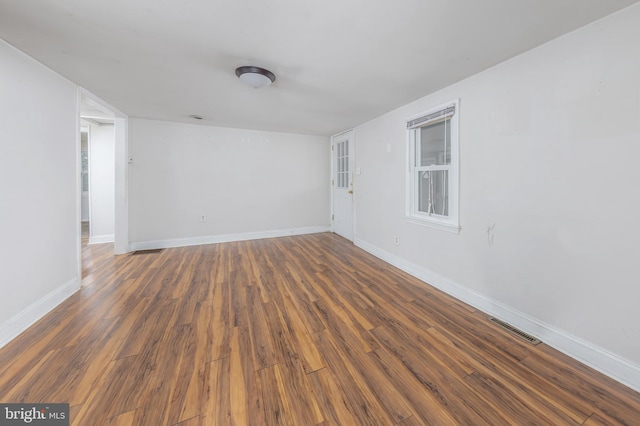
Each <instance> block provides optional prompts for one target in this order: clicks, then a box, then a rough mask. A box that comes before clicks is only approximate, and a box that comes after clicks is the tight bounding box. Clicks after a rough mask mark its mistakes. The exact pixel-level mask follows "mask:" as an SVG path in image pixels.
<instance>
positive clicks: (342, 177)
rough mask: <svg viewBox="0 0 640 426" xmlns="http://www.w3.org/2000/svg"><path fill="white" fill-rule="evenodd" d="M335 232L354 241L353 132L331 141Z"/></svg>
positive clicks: (342, 134) (338, 136) (340, 135)
mask: <svg viewBox="0 0 640 426" xmlns="http://www.w3.org/2000/svg"><path fill="white" fill-rule="evenodd" d="M331 149H332V157H333V160H332V161H333V232H335V233H336V234H338V235H341V236H343V237H344V238H346V239H347V240H349V241H353V130H350V131H348V132H345V133H341V134H339V135H337V136H334V137H333V138H332V139H331Z"/></svg>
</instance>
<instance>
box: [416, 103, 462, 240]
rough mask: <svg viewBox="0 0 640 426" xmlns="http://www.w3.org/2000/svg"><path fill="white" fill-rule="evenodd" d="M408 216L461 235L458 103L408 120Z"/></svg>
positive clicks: (446, 105) (449, 104)
mask: <svg viewBox="0 0 640 426" xmlns="http://www.w3.org/2000/svg"><path fill="white" fill-rule="evenodd" d="M407 132H408V141H409V143H408V145H409V147H408V152H409V170H408V174H407V180H408V182H409V184H408V188H409V189H408V194H407V216H408V217H409V218H410V219H413V220H416V221H419V222H420V223H423V224H426V225H429V226H433V227H436V228H440V229H445V230H450V231H453V232H458V230H459V229H460V227H459V223H458V101H453V102H450V103H448V104H445V105H443V106H440V107H438V108H435V109H433V110H430V111H428V112H426V113H423V114H420V115H419V116H417V117H415V118H413V119H410V120H408V121H407Z"/></svg>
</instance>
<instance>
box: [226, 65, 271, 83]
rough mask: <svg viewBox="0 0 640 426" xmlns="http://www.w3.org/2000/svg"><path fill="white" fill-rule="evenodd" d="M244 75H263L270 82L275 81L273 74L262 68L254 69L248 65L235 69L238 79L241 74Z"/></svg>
mask: <svg viewBox="0 0 640 426" xmlns="http://www.w3.org/2000/svg"><path fill="white" fill-rule="evenodd" d="M246 73H252V74H260V75H264V76H265V77H267V78H269V80H271V82H272V83H273V82H274V81H276V75H275V74H274V73H272V72H271V71H269V70H266V69H264V68H260V67H254V66H250V65H249V66H244V67H238V68H236V75H237V76H238V77H240V76H241V75H242V74H246Z"/></svg>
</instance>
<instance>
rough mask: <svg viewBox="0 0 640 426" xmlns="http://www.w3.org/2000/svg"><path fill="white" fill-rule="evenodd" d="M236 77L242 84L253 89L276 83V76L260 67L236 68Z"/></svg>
mask: <svg viewBox="0 0 640 426" xmlns="http://www.w3.org/2000/svg"><path fill="white" fill-rule="evenodd" d="M236 75H237V76H238V78H240V80H242V82H243V83H245V84H248V85H249V86H251V87H253V88H254V89H260V88H262V87H267V86H270V85H271V83H273V82H274V81H276V76H275V74H274V73H272V72H271V71H269V70H265V69H264V68H260V67H253V66H246V67H239V68H236Z"/></svg>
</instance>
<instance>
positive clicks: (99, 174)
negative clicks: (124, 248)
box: [89, 124, 115, 243]
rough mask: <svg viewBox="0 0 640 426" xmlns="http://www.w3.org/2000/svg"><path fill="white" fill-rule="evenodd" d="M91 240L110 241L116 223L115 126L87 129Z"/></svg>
mask: <svg viewBox="0 0 640 426" xmlns="http://www.w3.org/2000/svg"><path fill="white" fill-rule="evenodd" d="M89 138H90V142H89V162H90V165H89V185H90V191H89V196H90V197H91V209H90V210H91V219H90V226H91V235H90V237H89V242H90V243H106V242H113V239H114V235H113V234H114V226H115V217H114V215H115V134H114V126H113V125H109V124H105V125H102V126H93V125H92V126H91V130H90V132H89Z"/></svg>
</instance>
